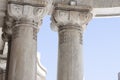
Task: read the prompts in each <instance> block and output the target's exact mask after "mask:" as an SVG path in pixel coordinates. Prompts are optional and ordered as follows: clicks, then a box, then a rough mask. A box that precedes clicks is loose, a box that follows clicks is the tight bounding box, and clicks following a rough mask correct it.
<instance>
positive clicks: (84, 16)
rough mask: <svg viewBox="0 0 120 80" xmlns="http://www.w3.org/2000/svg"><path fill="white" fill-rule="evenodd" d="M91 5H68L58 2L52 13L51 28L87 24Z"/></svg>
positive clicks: (89, 18)
mask: <svg viewBox="0 0 120 80" xmlns="http://www.w3.org/2000/svg"><path fill="white" fill-rule="evenodd" d="M91 10H92V9H91V7H88V6H87V7H85V6H70V5H67V6H66V5H63V6H62V4H59V5H57V6H56V7H55V10H54V11H53V14H52V18H51V20H52V28H53V29H54V28H55V29H56V30H58V29H57V28H58V27H59V28H60V27H61V26H69V25H70V26H83V25H86V24H88V22H89V21H90V20H91V18H92V13H91ZM55 26H56V27H57V28H56V27H55Z"/></svg>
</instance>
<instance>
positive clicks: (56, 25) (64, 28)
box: [52, 4, 92, 80]
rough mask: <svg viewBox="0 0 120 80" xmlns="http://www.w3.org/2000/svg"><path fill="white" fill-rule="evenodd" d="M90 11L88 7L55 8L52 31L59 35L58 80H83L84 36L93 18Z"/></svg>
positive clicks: (59, 5) (63, 6) (57, 6)
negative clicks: (86, 27)
mask: <svg viewBox="0 0 120 80" xmlns="http://www.w3.org/2000/svg"><path fill="white" fill-rule="evenodd" d="M90 11H91V8H90V7H88V6H75V5H72V6H71V5H64V4H58V5H56V6H55V10H54V12H53V14H52V15H53V16H52V29H56V30H57V31H58V34H59V50H58V51H59V52H58V79H57V80H83V63H82V36H83V31H84V29H85V26H86V24H88V22H89V20H90V19H91V18H92V14H91V13H90Z"/></svg>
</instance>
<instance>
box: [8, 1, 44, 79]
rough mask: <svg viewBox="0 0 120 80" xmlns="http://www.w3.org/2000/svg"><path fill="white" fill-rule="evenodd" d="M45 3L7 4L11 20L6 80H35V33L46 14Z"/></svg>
mask: <svg viewBox="0 0 120 80" xmlns="http://www.w3.org/2000/svg"><path fill="white" fill-rule="evenodd" d="M45 8H46V3H42V4H39V5H38V4H32V3H22V2H21V3H20V2H15V1H11V2H8V17H9V18H12V19H13V23H12V27H11V29H12V39H11V50H10V61H9V69H8V70H9V71H8V80H36V73H37V70H36V69H37V65H36V64H37V60H36V59H37V32H38V29H39V27H38V26H40V24H41V22H42V18H43V16H44V15H45V14H46V10H45Z"/></svg>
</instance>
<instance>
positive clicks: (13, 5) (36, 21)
mask: <svg viewBox="0 0 120 80" xmlns="http://www.w3.org/2000/svg"><path fill="white" fill-rule="evenodd" d="M46 6H47V2H45V1H43V2H42V3H41V4H31V3H25V2H17V1H9V2H8V16H9V17H11V18H13V20H15V23H17V24H19V23H20V24H21V23H23V24H33V25H35V26H37V27H38V26H40V24H41V21H42V18H43V17H44V16H45V15H46V14H47V9H46V8H47V7H46Z"/></svg>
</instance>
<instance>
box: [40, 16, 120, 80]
mask: <svg viewBox="0 0 120 80" xmlns="http://www.w3.org/2000/svg"><path fill="white" fill-rule="evenodd" d="M50 22H51V21H50V16H46V17H45V18H44V21H43V24H42V26H41V27H40V31H39V33H38V51H39V52H40V53H41V62H42V64H43V65H44V66H45V67H46V68H47V77H46V79H47V80H57V78H56V77H57V55H58V33H57V32H54V31H52V30H51V29H50ZM83 35H84V37H83V40H84V42H83V51H84V53H83V55H84V76H85V80H117V78H118V77H117V74H118V72H119V71H120V18H96V19H92V20H91V21H90V23H89V24H88V26H87V29H86V30H85V32H84V34H83Z"/></svg>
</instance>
